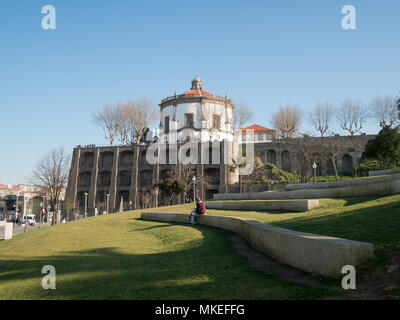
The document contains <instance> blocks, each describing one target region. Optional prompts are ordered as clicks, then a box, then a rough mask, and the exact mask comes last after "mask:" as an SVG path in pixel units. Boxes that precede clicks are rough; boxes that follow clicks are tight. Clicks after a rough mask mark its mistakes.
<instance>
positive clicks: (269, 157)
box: [265, 150, 276, 165]
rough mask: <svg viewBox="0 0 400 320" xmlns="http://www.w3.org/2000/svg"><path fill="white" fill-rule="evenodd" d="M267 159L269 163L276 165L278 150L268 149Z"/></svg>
mask: <svg viewBox="0 0 400 320" xmlns="http://www.w3.org/2000/svg"><path fill="white" fill-rule="evenodd" d="M265 160H266V162H268V163H272V164H274V165H276V151H275V150H268V151H267V158H266V159H265Z"/></svg>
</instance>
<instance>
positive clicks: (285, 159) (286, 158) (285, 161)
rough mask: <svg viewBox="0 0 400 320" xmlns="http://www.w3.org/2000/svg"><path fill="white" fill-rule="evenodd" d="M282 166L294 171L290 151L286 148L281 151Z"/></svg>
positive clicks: (288, 170)
mask: <svg viewBox="0 0 400 320" xmlns="http://www.w3.org/2000/svg"><path fill="white" fill-rule="evenodd" d="M281 163H282V164H281V166H282V170H284V171H287V172H291V171H292V161H291V159H290V152H289V151H287V150H285V151H282V153H281Z"/></svg>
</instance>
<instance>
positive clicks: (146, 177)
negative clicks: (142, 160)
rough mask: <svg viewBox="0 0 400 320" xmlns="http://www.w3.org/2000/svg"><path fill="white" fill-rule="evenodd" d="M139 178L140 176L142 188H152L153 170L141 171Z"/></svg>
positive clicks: (139, 182) (139, 180)
mask: <svg viewBox="0 0 400 320" xmlns="http://www.w3.org/2000/svg"><path fill="white" fill-rule="evenodd" d="M138 178H139V179H138V185H139V186H140V187H141V188H151V185H152V182H153V171H151V170H143V171H140V173H139V177H138Z"/></svg>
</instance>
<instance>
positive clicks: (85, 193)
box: [85, 192, 88, 219]
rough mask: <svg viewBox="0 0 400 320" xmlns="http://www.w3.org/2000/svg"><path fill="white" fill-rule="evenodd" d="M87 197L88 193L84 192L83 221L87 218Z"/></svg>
mask: <svg viewBox="0 0 400 320" xmlns="http://www.w3.org/2000/svg"><path fill="white" fill-rule="evenodd" d="M87 196H88V193H87V192H85V219H86V218H87Z"/></svg>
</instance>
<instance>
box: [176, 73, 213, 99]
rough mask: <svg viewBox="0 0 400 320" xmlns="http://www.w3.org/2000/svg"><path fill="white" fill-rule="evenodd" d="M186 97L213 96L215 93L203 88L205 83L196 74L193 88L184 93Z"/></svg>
mask: <svg viewBox="0 0 400 320" xmlns="http://www.w3.org/2000/svg"><path fill="white" fill-rule="evenodd" d="M182 96H184V97H209V98H212V97H214V95H213V94H212V93H210V92H208V91H206V90H203V83H202V82H201V80H200V79H199V77H197V76H196V78H194V79H193V80H192V88H191V89H190V90H189V91H186V92H184V93H183V94H182Z"/></svg>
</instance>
